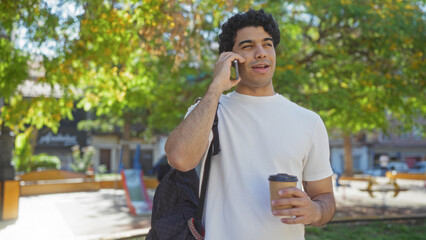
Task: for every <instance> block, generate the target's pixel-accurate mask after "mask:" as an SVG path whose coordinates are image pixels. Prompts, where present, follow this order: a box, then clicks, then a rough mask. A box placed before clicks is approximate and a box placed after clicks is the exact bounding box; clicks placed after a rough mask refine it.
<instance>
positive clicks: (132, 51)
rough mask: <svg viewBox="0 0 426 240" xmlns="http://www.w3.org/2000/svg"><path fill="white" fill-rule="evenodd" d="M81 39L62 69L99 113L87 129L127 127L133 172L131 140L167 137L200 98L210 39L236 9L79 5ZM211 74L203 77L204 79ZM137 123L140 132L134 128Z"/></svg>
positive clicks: (183, 4) (212, 4)
mask: <svg viewBox="0 0 426 240" xmlns="http://www.w3.org/2000/svg"><path fill="white" fill-rule="evenodd" d="M78 3H79V4H80V5H81V7H82V9H83V12H82V14H81V15H80V16H78V18H79V19H80V29H79V32H78V38H77V39H76V40H74V41H73V42H70V44H69V45H68V48H67V51H66V52H68V54H67V56H66V59H67V60H66V61H65V62H64V64H63V65H62V67H63V68H66V69H69V70H70V71H69V74H70V75H72V76H74V77H76V78H78V79H79V88H80V89H83V90H84V93H83V94H82V96H81V99H80V101H79V103H78V105H77V106H78V107H82V108H84V109H85V110H86V111H93V112H94V113H95V114H96V116H97V118H96V119H95V121H85V122H83V123H81V124H80V126H81V127H82V128H85V129H93V128H95V129H98V130H109V131H111V130H112V129H113V128H114V127H115V126H119V127H120V128H121V129H122V134H123V135H122V140H123V142H124V144H123V149H124V151H123V162H124V165H125V167H129V165H130V161H129V150H128V149H129V147H128V144H127V143H128V141H129V140H130V138H131V136H132V135H133V136H139V137H145V138H149V136H150V135H152V133H158V132H167V131H169V130H170V129H171V128H173V127H174V126H175V125H176V123H177V121H179V120H180V119H181V118H182V117H183V112H184V110H183V109H184V108H185V107H187V106H188V104H189V103H190V102H193V101H194V100H195V98H196V96H201V94H200V89H201V87H202V84H201V85H199V84H197V85H195V84H191V83H190V79H192V78H191V76H193V79H194V82H197V83H198V82H200V81H203V80H207V81H208V75H207V74H205V72H206V69H210V68H211V66H212V65H213V64H211V63H212V58H213V52H212V49H211V46H210V43H211V42H212V41H214V38H213V37H212V36H211V35H212V33H214V32H215V31H217V26H218V23H219V20H220V19H221V18H222V16H223V15H224V14H226V13H229V11H225V10H232V4H230V3H229V2H227V1H199V2H194V1H189V0H188V1H175V0H160V1H142V2H141V1H112V2H111V1H78ZM203 76H204V77H203ZM131 126H136V129H138V130H139V131H136V132H135V131H133V132H132V131H131V129H132V128H131Z"/></svg>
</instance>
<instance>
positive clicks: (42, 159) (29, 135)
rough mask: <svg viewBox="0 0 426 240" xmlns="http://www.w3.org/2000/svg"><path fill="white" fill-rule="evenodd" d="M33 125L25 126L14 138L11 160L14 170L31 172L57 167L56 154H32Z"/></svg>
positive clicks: (59, 162)
mask: <svg viewBox="0 0 426 240" xmlns="http://www.w3.org/2000/svg"><path fill="white" fill-rule="evenodd" d="M33 134H34V127H29V128H27V129H26V130H25V131H24V132H22V133H20V134H18V135H17V136H16V138H15V150H14V153H13V158H12V162H13V165H14V166H15V170H16V171H19V172H26V173H27V172H31V171H36V170H38V169H40V168H42V169H59V168H60V167H61V161H60V159H59V158H58V157H57V156H50V155H47V154H37V155H32V154H33V149H32V145H31V139H33Z"/></svg>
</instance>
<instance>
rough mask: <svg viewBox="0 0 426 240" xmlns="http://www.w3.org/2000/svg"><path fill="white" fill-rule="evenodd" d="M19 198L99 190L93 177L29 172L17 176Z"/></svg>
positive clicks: (67, 173)
mask: <svg viewBox="0 0 426 240" xmlns="http://www.w3.org/2000/svg"><path fill="white" fill-rule="evenodd" d="M18 179H19V180H20V185H21V196H30V195H39V194H50V193H67V192H80V191H97V190H99V189H100V184H99V182H96V181H95V179H94V176H93V175H86V174H83V173H76V172H70V171H64V170H57V169H48V170H42V171H36V172H30V173H26V174H23V175H20V176H18Z"/></svg>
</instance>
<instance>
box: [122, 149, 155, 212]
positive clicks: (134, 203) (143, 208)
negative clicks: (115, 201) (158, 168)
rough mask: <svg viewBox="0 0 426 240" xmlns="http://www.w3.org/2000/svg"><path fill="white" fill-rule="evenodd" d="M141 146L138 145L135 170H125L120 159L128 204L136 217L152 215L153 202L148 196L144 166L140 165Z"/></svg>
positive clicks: (134, 164)
mask: <svg viewBox="0 0 426 240" xmlns="http://www.w3.org/2000/svg"><path fill="white" fill-rule="evenodd" d="M140 151H141V150H140V146H139V145H137V148H136V153H135V157H134V158H133V169H124V168H123V167H122V161H121V160H122V159H121V158H120V173H121V180H122V183H123V188H124V190H125V192H126V203H127V206H128V207H129V210H130V213H131V214H132V215H134V216H137V215H141V214H147V213H150V212H151V210H152V202H151V199H150V198H149V196H148V192H147V190H146V186H145V182H144V179H143V171H142V166H141V165H140V163H139V156H140Z"/></svg>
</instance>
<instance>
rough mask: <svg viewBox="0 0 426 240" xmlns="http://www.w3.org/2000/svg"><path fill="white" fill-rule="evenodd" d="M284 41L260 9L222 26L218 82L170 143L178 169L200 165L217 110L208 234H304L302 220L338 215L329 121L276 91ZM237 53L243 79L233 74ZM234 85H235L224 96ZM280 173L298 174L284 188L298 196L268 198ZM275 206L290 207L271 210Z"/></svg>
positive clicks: (276, 236) (320, 221)
mask: <svg viewBox="0 0 426 240" xmlns="http://www.w3.org/2000/svg"><path fill="white" fill-rule="evenodd" d="M279 41H280V33H279V29H278V25H277V23H276V22H275V20H274V19H273V17H272V16H271V15H269V14H266V13H265V12H264V11H263V10H259V11H255V10H249V11H248V12H246V13H240V14H237V15H235V16H233V17H231V18H230V19H229V20H228V21H227V22H226V23H225V24H223V25H222V33H221V34H220V36H219V52H220V56H219V59H218V61H217V63H216V65H215V68H214V72H213V80H212V82H211V84H210V86H209V88H208V90H207V91H206V93H205V95H204V96H203V98H202V99H201V101H199V102H198V103H197V104H196V105H195V106H193V107H192V108H191V109H190V112H189V114H187V117H186V118H185V120H184V121H182V123H181V124H180V125H179V126H178V127H176V129H175V130H174V131H173V132H172V133H171V134H170V136H169V138H168V140H167V142H166V146H165V149H166V154H167V157H168V160H169V162H170V164H171V165H172V166H173V167H175V168H176V169H178V170H180V171H188V170H190V169H193V168H195V167H196V166H197V165H198V164H199V162H200V161H201V160H202V159H203V156H205V152H206V151H207V149H208V146H209V143H210V141H211V140H212V135H211V127H212V124H213V120H214V116H215V113H216V109H217V113H218V117H219V125H218V130H219V136H220V137H219V138H220V143H221V152H220V153H219V154H218V155H217V156H215V157H213V158H212V165H211V173H210V179H209V185H208V190H207V199H206V207H205V210H204V212H205V215H204V216H205V218H204V224H205V228H206V239H207V240H215V239H291V240H295V239H304V225H305V224H310V225H314V226H319V225H322V224H325V223H326V222H328V221H329V220H330V219H331V218H332V216H333V214H334V211H335V202H334V195H333V189H332V181H331V175H332V170H331V167H330V163H329V146H328V137H327V132H326V129H325V127H324V124H323V122H322V120H321V119H320V117H319V116H318V115H317V114H315V113H313V112H311V111H309V110H306V109H304V108H302V107H300V106H298V105H296V104H294V103H292V102H290V101H289V100H287V99H285V98H284V97H283V96H281V95H279V94H277V93H275V91H274V87H273V83H272V77H273V75H274V70H275V64H276V59H275V47H276V46H277V45H278V43H279ZM235 59H237V60H238V62H239V66H238V68H239V73H240V78H239V79H237V80H232V79H230V72H231V64H232V61H233V60H235ZM234 86H236V91H234V92H231V93H229V94H227V95H222V93H223V92H224V91H227V90H229V89H231V88H232V87H234ZM218 103H220V104H219V105H218ZM275 173H287V174H291V175H295V176H297V177H298V179H299V184H298V187H296V188H288V189H281V190H280V191H279V192H280V195H282V196H286V195H287V196H288V195H293V197H291V198H286V199H282V200H278V201H273V202H271V201H270V199H269V187H268V176H269V175H271V174H275ZM300 182H303V189H304V191H303V190H301V189H302V186H301V184H300ZM271 204H273V205H276V206H278V205H286V204H291V205H292V206H293V208H291V209H285V210H279V211H277V212H273V213H271V210H270V206H271ZM279 216H293V217H292V218H280V217H279Z"/></svg>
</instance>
